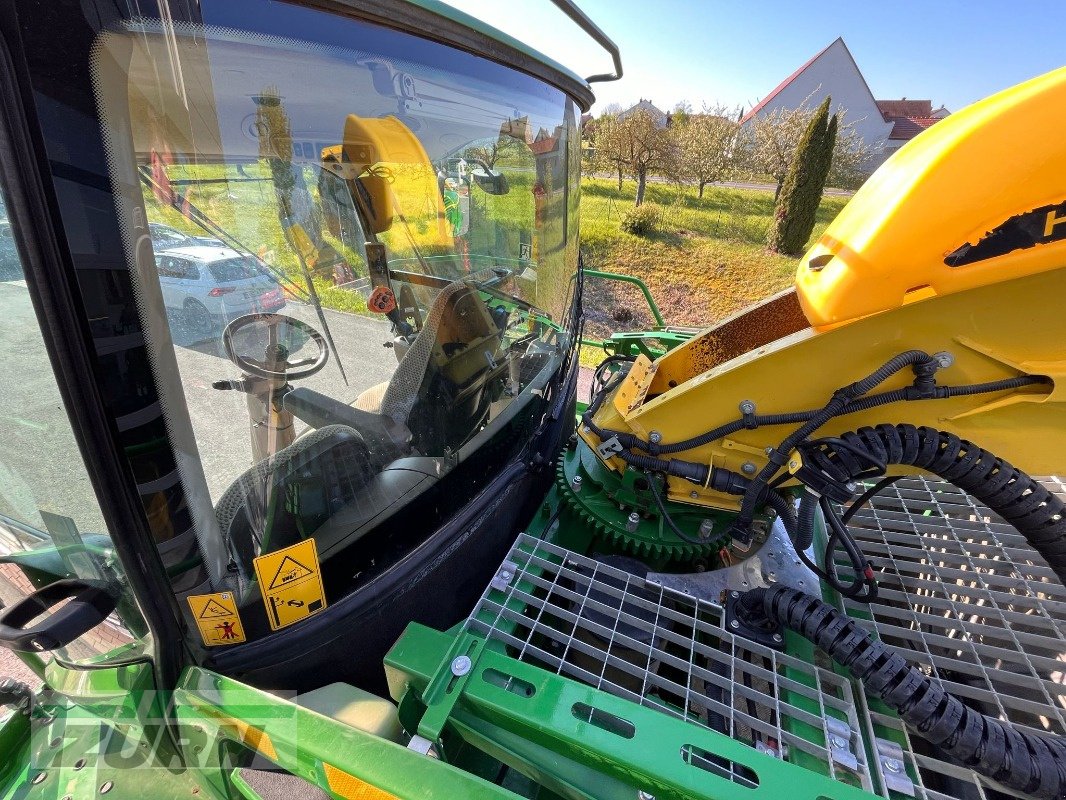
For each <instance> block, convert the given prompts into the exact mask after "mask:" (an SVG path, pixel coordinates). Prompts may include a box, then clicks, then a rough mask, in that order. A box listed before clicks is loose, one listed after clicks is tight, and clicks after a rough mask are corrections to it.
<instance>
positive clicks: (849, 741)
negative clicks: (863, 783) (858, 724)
mask: <svg viewBox="0 0 1066 800" xmlns="http://www.w3.org/2000/svg"><path fill="white" fill-rule="evenodd" d="M825 730H826V733H827V734H828V739H829V741H828V742H827V744H828V745H829V753H830V755H831V756H832V757H833V763H834V764H839V765H840V766H842V767H844V769H847V770H850V771H851V772H858V770H859V759H858V758H856V757H855V751H854V750H853V749H852V747H853V743H854V739H855V731H853V730H852V729H851V726H850V725H848V723H846V722H844V721H843V720H839V719H837V718H836V717H826V718H825Z"/></svg>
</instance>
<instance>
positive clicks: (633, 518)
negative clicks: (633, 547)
mask: <svg viewBox="0 0 1066 800" xmlns="http://www.w3.org/2000/svg"><path fill="white" fill-rule="evenodd" d="M638 525H640V514H638V513H637V512H636V511H634V512H633V513H632V514H630V515H629V519H628V520H626V530H627V531H629V532H630V533H633V532H634V531H635V530H636V529H637V526H638Z"/></svg>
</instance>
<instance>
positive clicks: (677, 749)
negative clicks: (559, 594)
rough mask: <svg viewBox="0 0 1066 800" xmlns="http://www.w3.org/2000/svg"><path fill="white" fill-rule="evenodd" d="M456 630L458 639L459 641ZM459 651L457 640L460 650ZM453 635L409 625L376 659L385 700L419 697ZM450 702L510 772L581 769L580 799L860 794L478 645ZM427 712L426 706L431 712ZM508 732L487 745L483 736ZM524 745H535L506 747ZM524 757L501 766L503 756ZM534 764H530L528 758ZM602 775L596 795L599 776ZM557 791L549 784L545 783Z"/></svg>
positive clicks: (461, 726) (851, 798) (750, 799)
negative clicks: (720, 765)
mask: <svg viewBox="0 0 1066 800" xmlns="http://www.w3.org/2000/svg"><path fill="white" fill-rule="evenodd" d="M467 637H468V635H466V634H464V635H462V636H460V637H458V639H460V640H461V639H463V638H467ZM464 647H465V645H463V644H459V645H458V648H459V649H460V650H461V649H463V648H464ZM456 648H457V637H455V636H453V635H449V634H444V633H439V632H437V631H433V630H430V629H428V628H424V627H422V626H419V625H411V626H409V627H408V629H407V631H406V632H405V633H404V635H403V636H402V637H401V639H400V640H399V641H398V642H397V643H396V645H395V646H394V647H393V649H392V650H391V651H390V653H389V655H388V656H387V658H386V666H387V668H388V670H389V673H390V687H391V688H392V692H393V694H394V696H399V695H402V694H403V692H405V691H410V690H413V691H415V692H425V691H426V690H427V689H428V688H429V687H430V686H431V684H433V683H434V681H439V680H440V679H439V678H438V675H440V674H443V673H445V672H449V673H450V670H449V665H450V664H451V656H452V654H453V653H454V652H456V651H457V650H456ZM478 652H479V654H478V655H477V657H476V659H474V660H473V661H474V663H473V666H472V668H471V670H470V673H469V676H470V677H469V679H468V680H467V681H466V682H464V684H463V687H462V689H461V691H458V692H456V694H458V695H459V696H458V697H449V698H448V704H449V708H450V711H449V714H450V716H452V717H453V718H454V719H455V721H456V724H457V726H458V730H459V731H460V732H462V731H464V730H465V731H470V732H472V733H473V734H474V736H475V737H483V738H485V739H490V740H492V742H493V746H494V749H495V752H496V754H497V757H499V758H500V759H501V760H504V761H505V762H506V763H509V765H510V766H513V767H514V768H515V769H517V770H518V771H520V772H525V773H527V774H528V773H533V774H543V773H550V774H551V775H552V776H554V777H555V778H556V780H557V781H559V779H560V775H559V774H558V773H557V772H556V771H555V763H556V759H557V758H558V757H560V756H561V757H562V758H563V759H564V761H563V762H562V763H563V764H564V765H566V766H567V767H569V766H570V765H572V764H573V763H574V762H578V763H580V764H583V765H584V766H585V769H587V770H589V771H590V772H591V775H592V776H595V777H593V778H592V779H591V780H589V781H587V782H585V783H584V785H583V786H582V787H581V792H582V793H581V794H580V795H575V796H580V797H595V798H601V797H602V798H608V797H611V798H613V797H618V796H619V794H618V793H617V792H618V790H619V786H624V787H628V790H629V792H630V794H629V796H630V797H634V796H636V794H637V792H638V791H645V792H648V793H650V794H652V795H654V796H655V797H656V799H657V800H681V799H682V798H707V800H712V798H713V799H714V800H744V799H747V800H758V798H768V799H769V798H782V797H789V798H793V800H807V798H809V800H819V798H831V800H860V798H867V800H868V798H869V795H868V794H866V793H865V792H863V791H861V790H859V789H856V788H853V787H851V786H847V785H845V784H841V783H838V782H837V781H834V780H831V779H830V778H828V777H825V776H822V775H818V774H816V773H813V772H810V771H809V770H805V769H803V768H801V767H797V766H794V765H791V764H787V763H783V762H781V761H779V760H777V759H775V758H773V757H771V756H768V755H764V754H762V753H759V752H758V751H756V750H754V749H752V748H750V747H748V746H747V745H745V744H742V743H741V742H738V741H736V740H734V739H731V738H729V737H728V736H724V735H722V734H719V733H717V732H715V731H712V730H710V729H707V728H703V727H700V726H696V725H693V724H691V723H688V722H685V721H683V720H680V719H676V718H673V717H670V716H667V715H665V714H663V713H661V712H659V711H655V710H652V709H648V708H644V707H642V706H638V705H636V704H634V703H631V702H629V701H626V700H622V699H620V698H617V697H614V696H612V695H610V694H607V693H605V692H601V691H597V690H596V689H593V688H591V687H588V686H585V685H583V684H580V683H577V682H576V681H572V680H568V679H566V678H563V677H560V676H558V675H555V674H553V673H551V672H548V671H546V670H543V669H540V668H539V667H536V666H532V665H530V664H526V663H523V662H520V661H517V660H515V659H513V658H509V657H508V656H506V655H504V654H502V653H499V652H496V651H495V650H493V649H489V648H483V649H481V650H480V651H478ZM490 671H495V673H497V674H502V675H505V676H508V677H510V678H512V679H516V684H517V685H518V686H520V687H529V688H528V689H526V690H525V691H524V692H523V691H515V690H514V689H513V688H512V689H508V688H505V687H504V686H502V685H499V684H498V683H497V682H493V681H491V680H489V679H486V673H489V672H490ZM579 704H583V705H585V706H589V707H591V708H593V709H597V710H598V711H600V712H604V713H606V714H608V715H613V716H614V717H616V718H619V719H621V720H623V721H624V722H625V723H627V724H628V725H629V726H631V733H632V735H624V734H621V733H617V732H614V731H612V730H608V729H606V728H604V727H600V726H599V725H596V724H592V723H590V722H586V721H584V720H583V719H579V718H578V717H577V716H576V715H575V712H574V707H575V705H579ZM431 711H432V708H430V709H428V710H427V714H428V713H431ZM501 731H502V732H504V733H505V734H508V735H507V736H505V737H503V738H501V739H499V740H497V739H493V737H492V734H493V732H495V733H496V734H497V735H498V734H499V732H501ZM516 742H519V743H521V742H528V743H531V744H533V745H535V746H536V747H535V748H529V749H524V748H521V747H516V746H515V743H516ZM687 746H692V747H697V748H701V749H703V750H705V751H708V752H711V753H715V754H716V755H717V756H720V757H721V758H724V759H728V760H731V761H733V762H735V763H736V764H739V765H742V766H743V767H745V768H747V769H749V770H751V771H752V772H754V773H755V775H756V776H758V782H759V785H758V786H757V787H754V788H752V787H748V786H744V785H740V784H737V783H733V782H732V781H730V780H728V779H725V778H722V777H720V776H718V775H716V774H714V773H712V772H709V771H706V770H704V769H702V768H700V767H697V766H695V765H693V764H690V763H687V762H686V760H685V759H684V758H683V757H682V752H683V748H685V747H687ZM510 758H515V759H528V760H523V761H521V762H519V763H511V762H509V761H507V759H510ZM534 759H536V760H534ZM600 775H602V776H604V777H605V778H606V779H607V782H606V783H604V785H603V788H604V792H603V793H602V794H601V793H600V785H599V783H598V778H599V776H600ZM553 788H554V789H555V790H556V791H558V789H559V788H560V787H559V785H558V783H557V784H556V786H555V787H553Z"/></svg>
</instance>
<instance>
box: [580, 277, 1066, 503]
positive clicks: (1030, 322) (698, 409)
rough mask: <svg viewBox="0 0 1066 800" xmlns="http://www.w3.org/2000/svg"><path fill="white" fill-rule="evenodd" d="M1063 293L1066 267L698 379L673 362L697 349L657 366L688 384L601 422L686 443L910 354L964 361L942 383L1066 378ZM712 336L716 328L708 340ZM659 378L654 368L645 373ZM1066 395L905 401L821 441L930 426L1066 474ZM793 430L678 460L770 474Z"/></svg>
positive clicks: (1039, 390) (906, 378)
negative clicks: (752, 411)
mask: <svg viewBox="0 0 1066 800" xmlns="http://www.w3.org/2000/svg"><path fill="white" fill-rule="evenodd" d="M1064 296H1066V269H1058V270H1054V271H1051V272H1044V273H1042V274H1037V275H1030V276H1027V277H1024V278H1018V279H1015V280H1009V281H1005V282H1003V283H1000V284H995V285H987V286H981V287H978V288H975V289H971V290H969V291H966V292H959V293H955V294H949V295H945V296H940V297H936V298H932V299H928V300H924V301H921V302H917V303H911V304H908V305H904V306H901V307H899V308H896V309H894V310H891V311H887V312H885V313H882V314H877V315H873V316H868V317H864V318H862V319H859V320H857V321H855V322H852V323H850V324H848V325H845V326H840V327H836V328H833V329H830V330H827V331H824V332H819V331H817V330H814V329H812V328H808V329H806V330H802V331H799V332H798V333H795V334H792V335H790V336H786V337H784V338H782V339H779V340H778V341H775V342H772V343H770V344H768V345H766V346H764V347H760V348H759V349H757V350H755V351H753V352H750V353H746V354H744V355H741V356H739V357H737V358H734V359H731V360H729V361H727V362H725V363H722V364H719V365H718V366H715V367H713V368H711V369H709V370H707V371H706V372H702V373H699V374H689V375H688V377H687V378H685V375H684V373H683V371H682V370H681V369H679V368H675V366H674V363H675V361H676V363H677V364H680V365H691V364H692V363H693V361H692V357H691V354H689V353H687V352H686V349H687V348H678V349H676V350H673V351H671V352H670V353H667V354H666V355H664V356H662V357H661V358H660V359H658V361H657V362H656V364H657V365H658V369H657V370H656V371H655V373H654V374H669V375H672V376H674V377H673V378H671V381H672V382H674V383H676V384H677V385H675V386H670V385H669V383H667V382H664V381H661V380H657V379H654V378H653V380H652V383H651V385H650V387H649V388H648V390H647V393H646V395H645V396H644V398H643V400H642V401H640V402H638V403H637V404H636V405H634V406H633V407H632V408H630V406H631V405H633V397H635V395H633V397H627V399H626V400H625V402H624V403H622V404H621V408H619V405H618V404H617V403H616V402H608V403H605V404H604V406H603V408H602V409H601V410H600V412H599V413H598V414H597V416H596V422H597V425H599V426H600V427H602V428H608V429H615V430H623V431H633V432H635V433H639V434H640V435H642V436H645V437H646V433H645V432H647V431H651V430H656V431H659V432H660V433H661V434H662V437H663V442H665V443H669V442H676V441H680V440H683V439H688V438H691V437H693V436H696V435H698V434H701V433H704V432H705V431H708V430H710V429H712V428H714V427H717V426H719V425H721V424H723V423H726V422H729V421H731V420H734V419H737V418H738V417H740V411H739V410H738V406H739V404H740V402H741V401H742V400H751V401H753V402H754V403H755V404H756V407H757V412H758V413H759V414H774V413H784V412H789V411H801V410H807V409H817V408H820V407H822V406H823V405H825V403H826V402H827V401H828V400H829V398H830V397H831V395H832V393H833V391H834V390H835V389H837V388H838V387H841V386H844V385H847V384H849V383H852V382H854V381H856V380H858V379H859V378H861V377H863V376H865V375H866V374H868V373H869V372H871V371H872V370H874V369H875V368H876V367H878V366H880V365H881V364H882V363H884V362H885V361H887V360H888V359H890V358H892V357H893V356H895V355H897V354H898V353H900V352H903V351H905V350H910V349H919V350H925V351H926V352H928V353H936V352H941V351H943V352H949V353H951V354H952V356H953V357H954V364H953V365H952V366H951V367H949V368H947V369H943V370H940V371H939V372H938V373H937V382H938V383H940V384H942V385H961V384H970V383H978V382H984V381H993V380H1000V379H1003V378H1009V377H1015V376H1017V375H1019V374H1024V373H1027V372H1034V373H1038V374H1045V375H1048V376H1049V377H1051V378H1052V379H1053V380H1057V379H1058V378H1060V377H1061V376H1064V375H1066V314H1063V313H1062V311H1061V310H1060V309H1059V308H1058V304H1057V301H1056V300H1052V299H1051V298H1061V297H1064ZM712 334H713V330H712V331H709V332H707V333H705V334H703V335H705V336H706V335H712ZM653 366H654V365H653ZM648 373H651V369H650V366H649V367H647V368H645V370H644V374H648ZM638 374H639V373H638ZM912 380H913V373H912V372H911V371H910V370H909V369H908V370H905V371H904V372H901V373H900V374H898V375H897V376H895V377H894V378H892V379H891V380H889V381H888V382H886V383H885V384H884V385H882V386H881V387H879V388H878V389H876V390H875V392H879V391H883V390H888V389H896V388H901V387H903V386H907V385H910V383H911V382H912ZM637 383H640V381H637ZM628 385H629V384H628V383H627V384H626V386H628ZM623 388H624V387H623ZM621 391H622V390H621V389H620V390H619V392H621ZM1062 396H1063V395H1062V391H1061V387H1060V386H1059V385H1058V384H1056V385H1054V386H1031V387H1025V388H1024V389H1019V390H1016V391H1013V392H1000V393H998V394H986V395H976V396H972V397H956V398H950V399H944V400H924V401H912V402H905V403H896V404H893V405H888V406H882V407H880V408H877V409H873V410H869V411H863V412H857V413H852V414H847V415H844V416H841V417H838V418H837V419H835V420H833V421H831V422H830V423H828V424H827V425H825V426H824V427H823V428H822V429H820V430H819V431H818V432H817V434H818V435H821V436H828V435H834V434H839V433H842V432H844V431H848V430H854V429H856V428H859V427H862V426H864V425H876V424H880V423H901V422H906V423H911V424H915V425H930V426H933V427H937V428H942V429H946V430H950V431H953V432H955V433H956V434H958V435H960V436H962V437H964V438H967V439H970V440H971V441H973V442H975V443H977V444H979V445H981V446H982V447H985V448H987V449H989V450H991V451H992V452H994V453H995V454H996V455H998V456H1001V457H1003V458H1006V459H1007V460H1009V461H1011V462H1012V463H1014V464H1015V465H1016V466H1018V467H1020V468H1021V469H1024V470H1026V471H1027V472H1029V473H1031V474H1037V475H1040V474H1054V473H1061V472H1062V471H1063V469H1064V468H1066V405H1064V404H1063V403H1062V402H1060V400H1061V398H1062ZM623 411H624V413H621V412H623ZM793 427H795V426H774V427H761V428H758V429H756V430H740V431H738V432H736V433H734V434H731V435H730V436H729V437H728V438H729V440H730V441H729V443H728V446H727V443H726V442H721V441H720V442H716V443H714V444H710V445H705V446H703V447H700V448H696V449H694V450H690V451H687V452H684V453H679V454H676V455H674V456H672V457H675V458H683V459H686V460H689V461H695V462H699V463H704V464H708V463H713V464H715V465H716V466H724V467H726V468H728V469H731V470H734V471H737V472H740V471H742V467H743V465H744V463H745V462H751V463H752V464H754V465H755V466H756V467H758V468H761V467H762V466H763V465H764V464H765V463H766V458H765V454H762V453H763V451H764V449H765V448H766V447H767V446H773V445H777V443H778V442H780V440H781V439H783V438H784V436H785V435H786V434H787V433H788V432H789V431H790V430H791V429H792V428H793ZM582 436H583V437H584V438H585V439H586V440H587V441H589V442H590V444H593V445H595V444H597V443H598V441H597V440H596V438H595V437H594V436H592V435H591V434H587V433H584V432H582ZM760 454H762V455H760ZM615 461H617V459H615ZM669 491H670V496H671V497H672V498H673V499H675V500H680V501H682V502H691V503H697V504H703V505H713V506H716V507H720V508H736V505H737V501H736V498H734V497H727V496H723V495H718V494H716V493H713V492H710V491H708V490H706V489H704V488H702V487H697V486H694V485H693V484H691V483H689V482H687V481H684V480H681V479H675V478H671V479H670V481H669ZM693 494H695V496H693Z"/></svg>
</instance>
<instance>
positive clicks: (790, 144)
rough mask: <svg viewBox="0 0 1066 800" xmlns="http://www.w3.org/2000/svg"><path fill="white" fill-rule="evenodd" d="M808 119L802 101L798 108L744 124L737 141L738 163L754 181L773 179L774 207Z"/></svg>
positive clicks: (757, 116)
mask: <svg viewBox="0 0 1066 800" xmlns="http://www.w3.org/2000/svg"><path fill="white" fill-rule="evenodd" d="M810 119H811V111H810V109H809V108H808V107H807V104H806V101H804V102H803V103H802V104H801V105H800V106H799V107H798V108H777V109H774V110H773V111H770V112H767V113H765V114H759V115H756V116H755V117H752V118H751V119H750V120H748V122H747V123H745V124H744V127H743V132H742V134H741V137H740V150H739V155H740V158H741V161H742V163H743V164H744V168H745V169H746V171H748V172H749V173H751V174H752V176H753V177H757V176H761V175H769V176H770V177H772V178H773V179H774V181H775V182H776V183H777V188H776V190H775V191H774V202H775V203H776V202H777V200H778V198H779V197H780V196H781V187H782V186H783V185H784V183H785V176H786V175H788V169H789V167H790V166H791V165H792V163H793V162H794V161H795V160H796V148H797V147H799V143H800V140H801V139H802V138H803V132H804V131H805V130H806V128H807V125H808V123H809V122H810Z"/></svg>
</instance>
